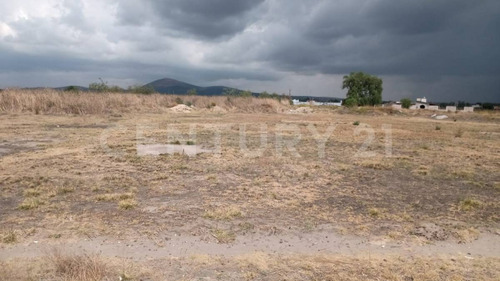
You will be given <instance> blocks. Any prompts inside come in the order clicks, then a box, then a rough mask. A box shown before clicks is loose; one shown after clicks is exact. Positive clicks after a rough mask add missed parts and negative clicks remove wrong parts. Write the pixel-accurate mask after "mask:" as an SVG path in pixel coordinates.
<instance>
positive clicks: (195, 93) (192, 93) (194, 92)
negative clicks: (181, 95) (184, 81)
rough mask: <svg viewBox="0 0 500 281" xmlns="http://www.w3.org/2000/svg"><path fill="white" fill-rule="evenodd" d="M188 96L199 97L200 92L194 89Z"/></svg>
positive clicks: (188, 92)
mask: <svg viewBox="0 0 500 281" xmlns="http://www.w3.org/2000/svg"><path fill="white" fill-rule="evenodd" d="M187 94H188V95H189V96H196V95H198V92H197V91H196V89H194V88H193V89H191V90H189V91H187Z"/></svg>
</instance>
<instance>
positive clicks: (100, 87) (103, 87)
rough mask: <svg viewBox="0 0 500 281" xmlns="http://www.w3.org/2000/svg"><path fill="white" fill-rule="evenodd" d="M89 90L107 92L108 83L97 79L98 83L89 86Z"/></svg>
mask: <svg viewBox="0 0 500 281" xmlns="http://www.w3.org/2000/svg"><path fill="white" fill-rule="evenodd" d="M89 90H90V91H92V92H108V91H109V86H108V82H104V80H102V78H99V82H94V83H90V84H89Z"/></svg>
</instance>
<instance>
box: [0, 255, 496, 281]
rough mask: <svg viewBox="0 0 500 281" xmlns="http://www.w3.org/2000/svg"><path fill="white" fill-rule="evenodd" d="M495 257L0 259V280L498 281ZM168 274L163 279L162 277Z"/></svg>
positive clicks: (291, 256)
mask: <svg viewBox="0 0 500 281" xmlns="http://www.w3.org/2000/svg"><path fill="white" fill-rule="evenodd" d="M499 268H500V260H499V259H495V258H489V259H488V258H474V259H467V258H465V257H459V258H453V259H448V258H434V257H427V258H413V257H397V256H384V257H380V256H376V255H371V256H370V257H367V256H359V257H349V256H336V255H326V254H317V255H293V254H289V255H272V254H267V253H263V252H255V253H249V254H245V255H240V256H236V257H231V258H223V257H220V256H210V255H194V256H191V257H189V258H175V259H158V260H148V261H126V260H123V259H116V258H115V259H105V258H102V257H100V256H97V255H61V254H57V255H52V256H50V257H49V258H46V259H31V260H25V261H24V262H22V263H20V262H19V261H12V262H2V261H0V280H2V281H3V280H5V281H7V280H8V281H18V280H19V281H20V280H61V281H62V280H64V281H66V280H67V281H69V280H75V281H96V280H198V279H200V278H201V279H207V280H212V279H216V280H348V281H361V280H388V281H406V280H413V281H426V280H450V281H452V280H453V281H457V280H458V281H462V280H463V281H465V280H487V281H488V280H492V281H493V280H498V277H499V276H500V271H499ZM166 277H168V278H167V279H165V278H166Z"/></svg>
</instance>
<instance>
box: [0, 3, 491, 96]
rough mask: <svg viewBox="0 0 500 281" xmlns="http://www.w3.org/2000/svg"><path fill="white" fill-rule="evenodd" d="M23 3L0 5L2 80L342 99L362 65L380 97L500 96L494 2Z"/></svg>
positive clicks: (5, 82) (9, 83)
mask: <svg viewBox="0 0 500 281" xmlns="http://www.w3.org/2000/svg"><path fill="white" fill-rule="evenodd" d="M27 1H30V0H23V1H20V3H19V4H16V3H14V2H12V3H10V2H9V3H7V2H5V3H3V4H0V70H1V71H2V75H0V87H6V86H16V85H12V83H13V82H12V81H21V82H16V83H18V85H17V86H24V85H28V84H29V86H34V84H37V83H38V84H40V85H46V86H49V85H47V83H49V84H50V83H52V84H57V85H54V86H60V85H61V84H73V82H70V81H76V82H78V83H80V81H86V80H85V79H89V80H90V81H88V82H87V83H85V84H88V83H89V82H93V81H95V80H96V79H97V78H98V77H103V78H108V80H110V82H111V81H114V82H115V83H121V84H122V86H127V85H126V84H127V83H138V82H149V81H151V80H154V79H158V78H162V77H172V78H176V79H180V80H186V81H187V82H190V83H198V84H201V85H213V84H220V83H228V84H230V85H229V86H235V87H237V86H238V85H242V88H246V89H250V90H252V89H256V90H262V89H263V87H266V88H269V90H271V91H278V92H282V91H287V89H290V88H292V91H293V92H294V93H295V94H311V95H323V96H343V95H344V91H342V90H341V89H340V87H338V85H340V83H341V77H342V75H345V74H347V73H349V72H351V71H365V72H369V73H372V74H375V75H379V76H381V77H382V78H384V85H385V86H384V88H385V91H384V97H385V98H386V99H399V98H401V97H405V96H409V97H417V96H423V95H425V96H427V97H429V98H431V99H432V100H457V99H460V100H470V101H477V100H478V99H480V100H485V101H496V102H500V94H499V93H498V89H499V86H500V85H499V82H498V81H500V79H498V78H499V77H500V64H498V61H500V50H499V48H498V47H497V46H498V45H499V43H500V33H499V32H498V31H497V29H498V26H500V17H498V14H500V2H499V1H497V0H480V1H466V0H456V1H452V2H450V1H445V0H434V1H427V0H424V1H397V2H395V1H389V0H336V1H327V0H311V1H307V2H306V1H299V0H258V1H246V0H216V1H202V0H168V1H155V0H146V1H133V0H123V1H117V0H108V1H98V0H80V1H67V0H53V2H57V4H56V5H54V4H53V2H50V3H48V2H45V1H35V2H33V1H31V2H29V3H28V2H27ZM20 11H21V12H20ZM26 73H29V75H28V76H29V77H32V79H30V81H29V82H28V81H27V82H24V83H22V81H23V80H22V79H19V77H27V75H26ZM54 73H57V75H55V74H54ZM78 74H80V76H78ZM82 77H84V78H82ZM65 79H67V80H68V82H67V83H65V82H64V81H65ZM329 79H332V80H334V82H328V81H329ZM47 81H50V82H47ZM85 84H84V85H85ZM332 87H333V88H332ZM330 88H331V89H330Z"/></svg>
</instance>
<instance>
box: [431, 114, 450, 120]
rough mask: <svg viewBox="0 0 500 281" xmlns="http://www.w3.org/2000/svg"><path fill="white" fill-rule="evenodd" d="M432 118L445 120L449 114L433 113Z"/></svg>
mask: <svg viewBox="0 0 500 281" xmlns="http://www.w3.org/2000/svg"><path fill="white" fill-rule="evenodd" d="M431 118H434V119H436V120H443V119H448V115H437V114H433V115H432V116H431Z"/></svg>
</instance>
